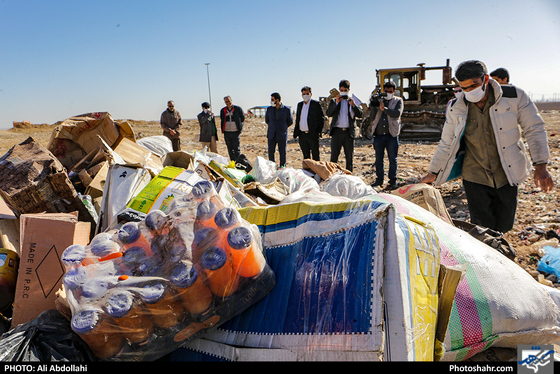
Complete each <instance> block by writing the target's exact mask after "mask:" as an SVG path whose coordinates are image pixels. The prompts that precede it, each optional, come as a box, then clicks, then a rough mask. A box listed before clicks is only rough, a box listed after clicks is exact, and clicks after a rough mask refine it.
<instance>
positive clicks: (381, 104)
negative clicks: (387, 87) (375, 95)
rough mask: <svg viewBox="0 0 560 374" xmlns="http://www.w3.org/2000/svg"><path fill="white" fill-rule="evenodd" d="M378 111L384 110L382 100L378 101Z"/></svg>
mask: <svg viewBox="0 0 560 374" xmlns="http://www.w3.org/2000/svg"><path fill="white" fill-rule="evenodd" d="M379 109H381V111H384V110H385V104H383V100H379Z"/></svg>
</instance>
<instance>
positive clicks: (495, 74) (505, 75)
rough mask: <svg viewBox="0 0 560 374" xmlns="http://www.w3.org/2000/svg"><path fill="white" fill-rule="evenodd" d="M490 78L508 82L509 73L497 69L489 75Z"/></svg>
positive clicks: (502, 69)
mask: <svg viewBox="0 0 560 374" xmlns="http://www.w3.org/2000/svg"><path fill="white" fill-rule="evenodd" d="M490 76H491V77H498V78H500V79H506V78H507V79H508V80H509V72H508V71H507V69H506V68H498V69H496V70H494V71H493V72H491V73H490Z"/></svg>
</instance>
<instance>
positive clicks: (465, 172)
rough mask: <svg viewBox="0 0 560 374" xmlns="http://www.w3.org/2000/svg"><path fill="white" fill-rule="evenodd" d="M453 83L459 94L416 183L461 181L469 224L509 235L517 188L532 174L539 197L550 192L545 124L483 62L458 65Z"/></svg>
mask: <svg viewBox="0 0 560 374" xmlns="http://www.w3.org/2000/svg"><path fill="white" fill-rule="evenodd" d="M455 77H456V78H457V80H458V81H459V85H460V87H461V89H462V94H459V95H458V98H457V101H456V103H455V104H454V105H453V106H452V107H451V108H449V111H448V112H447V116H446V120H445V124H444V127H443V131H442V135H441V140H440V142H439V144H438V147H437V149H436V151H435V154H434V157H433V159H432V162H431V164H430V167H429V172H428V174H427V175H426V176H424V177H423V178H422V179H421V180H420V182H422V183H433V184H435V185H441V184H443V183H445V182H447V181H449V180H453V179H456V178H459V177H462V179H463V187H464V188H465V193H466V195H467V203H468V208H469V212H470V216H471V223H473V224H476V225H480V226H483V227H486V228H490V229H492V230H495V231H499V232H507V231H509V230H511V229H512V228H513V224H514V221H515V212H516V209H517V194H518V186H519V185H520V184H521V183H522V182H523V181H524V180H525V179H526V178H527V177H528V176H529V174H530V173H531V171H532V170H533V180H534V183H535V185H536V186H537V187H540V188H541V191H543V192H548V191H550V190H551V189H552V188H553V187H554V182H553V181H552V177H551V176H550V174H549V172H548V170H547V168H546V166H547V163H548V158H549V157H550V151H549V148H548V142H547V136H546V132H545V129H544V122H543V120H542V118H541V116H540V115H539V114H538V111H537V108H536V106H535V104H534V103H533V102H532V101H531V100H530V99H529V97H528V96H527V94H526V93H525V92H524V91H523V90H521V89H520V88H517V87H515V86H512V85H508V86H500V84H498V82H496V81H495V80H493V79H490V76H489V75H488V71H487V69H486V65H485V64H484V63H483V62H481V61H477V60H470V61H465V62H462V63H461V64H460V65H459V66H458V67H457V70H456V74H455ZM522 135H523V137H524V138H525V140H526V142H527V144H528V145H529V151H530V158H531V159H532V164H531V160H530V158H529V155H528V154H527V151H526V149H525V145H524V142H523V139H522Z"/></svg>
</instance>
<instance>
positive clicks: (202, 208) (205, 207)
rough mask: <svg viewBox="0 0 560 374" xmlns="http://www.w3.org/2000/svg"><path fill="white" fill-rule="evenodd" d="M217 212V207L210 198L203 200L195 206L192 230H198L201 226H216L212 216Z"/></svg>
mask: <svg viewBox="0 0 560 374" xmlns="http://www.w3.org/2000/svg"><path fill="white" fill-rule="evenodd" d="M217 212H218V207H217V206H216V204H214V203H213V202H212V201H210V200H204V201H202V202H201V203H200V204H198V207H197V208H196V219H195V221H194V230H200V229H201V228H203V227H213V228H216V227H217V226H216V223H215V221H214V216H215V215H216V213H217Z"/></svg>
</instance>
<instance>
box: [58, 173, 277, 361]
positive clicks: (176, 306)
mask: <svg viewBox="0 0 560 374" xmlns="http://www.w3.org/2000/svg"><path fill="white" fill-rule="evenodd" d="M62 262H63V264H64V265H65V267H66V274H65V276H64V280H63V284H64V287H65V291H66V295H67V300H68V304H69V305H70V309H71V311H72V320H71V326H72V329H73V330H74V331H75V332H76V333H78V334H79V335H80V337H81V338H82V339H83V340H84V341H85V342H86V343H87V344H88V345H89V347H90V348H91V349H92V351H93V352H94V353H95V355H96V356H97V357H98V358H100V359H107V360H124V361H128V360H153V359H156V358H158V357H161V356H163V355H165V354H166V353H169V352H171V351H172V350H173V349H175V348H177V347H178V346H180V345H181V344H183V343H185V342H187V341H189V340H191V339H193V338H194V337H195V336H197V335H198V334H199V333H200V332H202V331H205V330H207V329H209V328H213V327H215V326H218V325H220V324H222V323H223V322H225V321H227V320H228V319H230V318H231V317H233V316H235V315H237V314H239V313H240V312H241V311H243V310H244V309H246V308H247V307H249V306H250V305H252V304H253V303H255V302H256V301H258V300H259V299H260V298H262V297H264V296H265V295H266V294H267V293H268V292H269V291H270V290H271V289H272V288H273V287H274V284H275V278H274V274H273V272H272V270H271V269H270V267H269V266H268V264H267V263H266V259H265V257H264V253H263V250H262V243H261V237H260V233H259V231H258V229H257V227H256V226H255V225H251V224H249V223H248V222H247V221H245V220H244V219H242V218H241V216H240V215H239V213H238V211H237V210H235V209H233V208H230V207H226V206H224V203H223V201H222V200H221V199H220V198H219V196H218V195H217V193H216V191H215V189H214V186H213V184H212V183H211V182H208V181H206V180H204V181H201V182H199V183H197V184H195V185H194V187H193V188H192V191H191V192H190V193H189V194H186V195H182V196H179V197H177V198H175V199H173V200H171V201H170V203H169V207H168V209H166V211H165V212H163V211H160V210H152V211H150V212H149V213H148V214H147V215H146V217H145V219H144V220H142V221H140V222H128V223H125V224H124V225H122V226H121V227H120V228H119V229H118V230H112V231H109V232H104V233H100V234H98V235H96V236H95V237H94V238H93V240H92V241H91V242H90V244H89V245H87V246H81V245H72V246H70V247H68V248H67V249H66V250H65V251H64V253H63V255H62Z"/></svg>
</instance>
